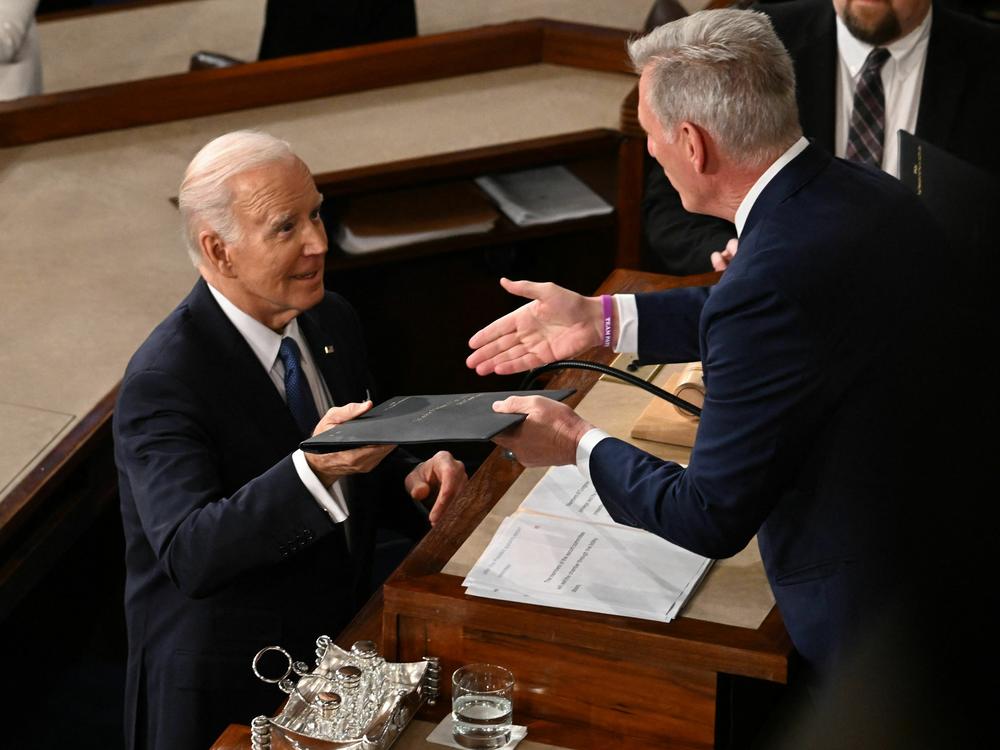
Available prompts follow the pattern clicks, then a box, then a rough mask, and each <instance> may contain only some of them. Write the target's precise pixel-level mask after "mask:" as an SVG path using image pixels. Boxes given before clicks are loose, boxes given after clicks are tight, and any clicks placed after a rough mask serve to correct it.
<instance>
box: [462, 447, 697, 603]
mask: <svg viewBox="0 0 1000 750" xmlns="http://www.w3.org/2000/svg"><path fill="white" fill-rule="evenodd" d="M711 563H712V561H711V560H709V559H708V558H705V557H701V556H700V555H696V554H694V553H692V552H688V551H687V550H685V549H682V548H680V547H678V546H676V545H674V544H671V543H670V542H668V541H666V540H665V539H661V538H660V537H658V536H656V535H654V534H650V533H649V532H646V531H642V530H639V529H634V528H631V527H629V526H623V525H621V524H618V523H615V522H614V521H612V520H611V517H610V516H609V515H608V514H607V511H606V510H605V509H604V505H603V504H602V503H601V502H600V498H598V496H597V493H596V492H595V491H594V488H593V485H591V484H590V482H588V481H587V480H586V479H584V478H583V477H581V476H580V474H579V472H578V471H577V470H576V468H575V467H572V466H562V467H553V468H552V469H550V470H549V471H548V472H547V473H546V475H545V476H544V477H543V478H542V479H541V481H539V483H538V484H537V485H536V486H535V488H534V489H533V490H532V491H531V492H530V493H529V494H528V496H527V497H526V498H525V499H524V501H523V502H522V503H521V506H520V507H519V508H518V510H517V511H516V512H515V513H514V514H513V515H511V516H510V517H508V518H505V519H504V520H503V522H502V523H501V525H500V528H499V529H498V530H497V533H496V534H495V535H494V537H493V539H492V540H491V542H490V544H489V545H488V546H487V548H486V550H485V551H484V552H483V554H482V555H481V556H480V558H479V560H478V561H477V563H476V564H475V566H473V568H472V570H470V571H469V574H468V576H467V577H466V578H465V581H464V582H463V583H464V585H465V586H466V587H467V592H468V593H469V594H471V595H473V596H482V597H487V598H494V599H505V600H509V601H525V602H530V603H533V604H540V605H544V606H551V607H561V608H564V609H577V610H584V611H588V612H602V613H606V614H616V615H623V616H627V617H640V618H644V619H650V620H660V621H662V622H669V621H670V620H672V619H673V618H674V617H675V616H676V615H677V613H678V612H679V611H680V609H681V607H683V605H684V602H685V601H686V600H687V598H688V597H689V596H690V594H691V593H692V592H693V591H694V590H695V588H696V587H697V585H698V583H700V582H701V580H702V578H703V577H704V576H705V573H707V572H708V569H709V567H710V566H711Z"/></svg>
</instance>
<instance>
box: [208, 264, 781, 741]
mask: <svg viewBox="0 0 1000 750" xmlns="http://www.w3.org/2000/svg"><path fill="white" fill-rule="evenodd" d="M716 279H717V275H716V274H706V275H705V276H702V277H690V278H688V279H678V278H671V277H666V276H659V275H655V274H646V273H641V272H636V271H621V270H616V271H615V272H613V273H612V274H611V276H610V277H609V278H608V279H607V281H606V282H605V284H604V285H603V286H602V288H601V290H600V291H601V293H610V292H639V291H650V290H655V289H660V288H669V287H673V286H680V285H683V284H705V283H713V282H714V281H715V280H716ZM585 358H586V359H590V360H592V361H603V362H607V361H609V360H610V355H609V354H608V353H607V352H605V351H602V350H595V351H592V352H590V353H588V355H587V356H586V357H585ZM595 381H596V376H595V375H594V374H593V373H586V372H581V371H576V370H570V371H565V372H562V373H560V374H558V375H556V376H555V377H554V378H552V380H551V382H550V383H549V385H550V386H551V387H567V386H571V387H575V388H577V389H578V392H577V393H576V394H574V395H573V396H572V397H571V398H570V400H569V403H571V404H573V405H575V404H577V403H579V401H580V400H581V399H582V398H583V396H584V395H585V393H586V392H587V390H588V389H589V388H590V387H591V386H592V385H593V383H594V382H595ZM520 473H521V468H520V467H519V466H517V465H515V464H512V463H511V462H509V461H506V460H505V459H503V458H502V457H501V455H500V453H499V451H494V452H493V454H491V456H490V457H489V458H488V459H487V461H486V462H485V463H484V464H483V466H482V467H481V469H480V470H479V472H478V473H477V474H476V475H475V476H474V477H473V478H472V481H471V482H470V484H469V486H468V488H467V489H466V491H465V492H464V493H463V494H462V496H461V497H460V498H458V499H457V500H456V501H454V503H453V505H452V507H451V508H450V512H449V513H448V515H447V517H446V518H445V519H444V520H442V521H441V522H440V523H439V524H438V525H437V526H436V527H435V528H434V529H433V530H432V531H431V533H430V534H428V535H427V537H425V538H424V540H423V541H422V542H421V543H420V545H419V546H418V547H417V548H416V549H415V550H414V551H413V553H412V554H411V555H410V556H409V557H408V558H407V559H406V560H405V561H404V562H403V564H402V565H401V566H400V567H399V568H398V569H397V570H396V572H395V573H394V574H393V576H392V577H391V578H390V579H389V581H388V582H387V583H386V585H385V586H384V587H383V591H382V592H381V593H380V594H379V595H377V596H376V597H375V598H374V599H373V600H372V601H370V602H369V603H368V605H367V606H366V608H365V610H364V611H363V612H362V613H361V614H359V616H358V617H357V618H356V619H355V620H354V622H352V623H351V625H350V626H349V627H348V628H347V630H345V632H344V633H342V634H341V636H340V637H339V638H338V639H337V641H338V643H340V644H341V645H343V646H348V645H349V644H350V643H352V642H353V641H354V640H356V639H358V638H361V637H364V638H373V639H375V640H377V641H379V642H380V643H381V644H382V650H383V653H384V654H385V655H386V657H387V658H389V659H390V660H394V661H409V660H415V659H419V658H420V657H421V656H423V655H425V654H432V655H434V656H438V657H440V658H441V661H442V668H443V671H444V672H445V673H449V672H450V671H451V670H453V669H454V668H456V667H457V666H459V665H460V664H462V663H468V662H471V661H482V660H486V661H496V662H499V663H502V664H504V665H506V666H508V667H510V668H511V669H512V670H513V671H514V673H515V674H516V675H517V677H518V687H517V692H516V694H515V710H516V711H517V715H518V717H519V719H518V721H519V722H520V723H528V725H529V727H530V732H531V736H532V737H533V738H534V739H536V740H540V741H542V742H550V743H555V744H559V745H564V746H566V747H571V748H598V747H600V748H604V747H630V748H640V747H650V748H652V747H664V746H677V747H697V748H711V747H714V746H716V740H717V733H718V732H719V731H725V728H724V727H722V726H721V724H722V723H724V721H725V718H726V717H725V716H723V715H721V714H722V713H724V712H721V711H717V709H718V707H719V705H720V702H721V701H723V700H725V699H726V696H723V695H722V694H721V691H720V681H722V680H724V679H726V678H725V676H726V675H740V676H745V677H753V678H758V679H761V680H767V681H771V682H776V683H783V682H786V681H787V679H788V670H789V657H790V655H791V652H792V647H791V642H790V640H789V638H788V635H787V633H786V632H785V630H784V626H783V624H782V622H781V617H780V615H779V613H778V611H777V609H772V611H771V612H770V614H769V615H768V616H767V617H766V619H765V620H764V622H763V623H762V624H761V626H760V627H759V628H757V629H755V630H754V629H747V628H737V627H732V626H726V625H719V624H715V623H710V622H704V621H699V620H694V619H690V618H678V619H676V620H674V621H673V622H671V623H666V624H664V623H656V622H651V621H645V620H635V619H630V618H623V617H614V616H609V615H600V614H593V613H586V612H570V611H562V610H556V609H551V608H545V607H534V606H529V605H522V604H516V603H512V602H501V601H493V600H485V599H478V598H475V597H469V596H466V595H465V593H464V590H463V589H462V586H461V579H460V578H457V577H455V576H450V575H445V574H443V573H441V570H442V568H444V566H445V565H446V563H447V562H448V561H449V560H450V559H451V558H452V556H453V555H454V554H455V552H456V551H457V550H458V548H459V547H460V546H461V545H462V543H463V542H464V540H465V539H466V538H467V537H468V536H469V534H470V533H471V532H472V531H473V530H474V529H475V528H476V527H477V526H478V525H479V523H480V522H481V521H482V520H483V519H484V518H485V516H486V515H487V514H488V513H489V511H490V510H491V509H492V507H493V505H494V504H495V503H496V502H497V500H498V499H499V498H500V497H501V496H502V495H503V494H504V493H505V492H506V491H507V489H508V488H509V487H510V485H511V484H512V483H513V482H514V480H515V479H516V478H517V477H518V476H519V475H520ZM379 617H380V618H381V622H380V623H378V622H376V620H377V618H379ZM448 705H449V701H448V695H447V694H445V695H444V696H443V699H442V700H441V701H439V703H438V705H437V706H436V707H434V708H432V709H427V710H425V712H424V714H423V716H424V717H425V718H430V719H432V720H437V719H440V718H441V717H442V716H443V715H444V712H446V711H447V710H448ZM239 736H240V735H239V732H238V731H237V730H233V731H232V732H230V733H227V735H226V736H225V738H224V739H225V744H217V745H216V746H215V748H216V750H222V748H237V747H241V748H245V747H248V745H247V744H242V745H241V744H239ZM220 742H223V740H222V739H220Z"/></svg>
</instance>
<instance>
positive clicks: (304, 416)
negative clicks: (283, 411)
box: [278, 336, 319, 437]
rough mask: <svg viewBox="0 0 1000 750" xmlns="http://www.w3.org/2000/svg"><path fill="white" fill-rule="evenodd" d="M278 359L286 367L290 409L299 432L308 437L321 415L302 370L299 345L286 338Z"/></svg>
mask: <svg viewBox="0 0 1000 750" xmlns="http://www.w3.org/2000/svg"><path fill="white" fill-rule="evenodd" d="M278 357H279V358H280V359H281V364H283V365H284V366H285V399H286V400H287V401H288V408H289V410H291V412H292V416H293V417H294V418H295V423H296V424H297V425H298V426H299V430H301V432H302V434H303V435H305V436H306V437H308V436H309V435H312V431H313V429H314V428H315V427H316V423H317V422H319V413H318V412H317V411H316V401H315V399H313V395H312V389H311V388H310V387H309V381H308V380H307V379H306V374H305V372H304V371H303V369H302V361H301V353H300V352H299V345H298V344H296V343H295V340H294V339H291V338H289V337H288V336H286V337H285V338H283V339H282V340H281V348H279V349H278Z"/></svg>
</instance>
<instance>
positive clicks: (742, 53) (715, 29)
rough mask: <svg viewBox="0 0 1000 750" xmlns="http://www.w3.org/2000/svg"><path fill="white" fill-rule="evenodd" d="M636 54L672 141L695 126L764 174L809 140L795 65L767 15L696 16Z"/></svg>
mask: <svg viewBox="0 0 1000 750" xmlns="http://www.w3.org/2000/svg"><path fill="white" fill-rule="evenodd" d="M628 51H629V55H630V56H631V58H632V64H633V66H635V69H636V72H638V73H640V74H645V75H646V76H647V79H646V80H647V83H648V84H649V86H648V87H647V89H646V91H647V93H646V105H647V106H648V107H649V109H650V110H651V111H652V113H653V114H654V115H655V116H656V118H657V119H658V120H659V122H660V125H661V126H662V127H663V129H664V131H665V132H666V135H667V138H668V139H669V138H671V137H672V134H673V131H674V129H675V128H676V127H677V125H678V124H680V123H681V122H685V121H686V122H692V123H694V124H696V125H700V126H701V127H703V128H705V130H707V131H708V132H709V133H710V134H711V135H712V137H713V138H715V140H716V141H717V142H718V144H719V148H720V149H721V150H722V151H723V152H724V153H725V154H726V155H727V156H729V158H731V159H733V160H734V161H736V162H738V163H740V164H742V165H744V166H759V165H761V164H764V163H766V162H767V161H768V160H770V159H773V158H774V157H775V156H777V155H778V154H780V153H782V152H783V151H784V150H785V149H787V148H788V147H789V146H791V145H792V144H793V143H794V142H795V141H796V140H798V139H799V138H800V137H801V136H802V128H801V126H800V125H799V112H798V106H797V105H796V103H795V71H794V69H793V68H792V61H791V59H790V58H789V56H788V52H786V51H785V48H784V46H783V45H782V44H781V41H780V40H779V39H778V37H777V35H776V34H775V33H774V28H773V27H772V26H771V21H770V20H769V19H768V17H767V16H765V15H764V14H762V13H756V12H753V11H748V10H733V9H722V10H708V11H701V12H699V13H693V14H692V15H690V16H686V17H685V18H681V19H678V20H676V21H672V22H671V23H667V24H664V25H662V26H658V27H657V28H655V29H653V30H652V31H651V32H649V33H648V34H646V35H645V36H643V37H641V38H639V39H635V40H633V41H632V42H630V43H629V46H628Z"/></svg>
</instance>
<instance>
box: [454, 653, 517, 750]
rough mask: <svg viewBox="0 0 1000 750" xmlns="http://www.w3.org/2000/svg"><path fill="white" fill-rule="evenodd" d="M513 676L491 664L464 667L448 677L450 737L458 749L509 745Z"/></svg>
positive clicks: (506, 670) (508, 671)
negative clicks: (449, 680)
mask: <svg viewBox="0 0 1000 750" xmlns="http://www.w3.org/2000/svg"><path fill="white" fill-rule="evenodd" d="M513 697H514V675H513V674H511V672H510V670H509V669H504V668H503V667H498V666H497V665H495V664H467V665H466V666H464V667H459V668H458V669H456V670H455V672H454V674H452V676H451V718H452V725H453V729H452V737H453V739H454V740H455V742H457V743H458V744H459V745H461V746H462V747H471V748H497V747H503V746H504V745H506V744H507V743H508V742H509V741H510V728H511V724H512V718H513V713H512V710H511V709H512V707H513V703H512V701H513Z"/></svg>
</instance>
